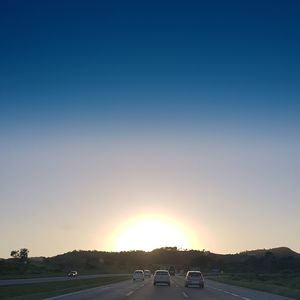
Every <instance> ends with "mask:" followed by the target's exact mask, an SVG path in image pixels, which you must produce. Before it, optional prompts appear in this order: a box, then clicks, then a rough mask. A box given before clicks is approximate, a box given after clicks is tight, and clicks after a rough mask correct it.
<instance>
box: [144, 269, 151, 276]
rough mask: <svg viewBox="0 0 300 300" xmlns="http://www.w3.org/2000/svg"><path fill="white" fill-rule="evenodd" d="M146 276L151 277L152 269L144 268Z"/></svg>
mask: <svg viewBox="0 0 300 300" xmlns="http://www.w3.org/2000/svg"><path fill="white" fill-rule="evenodd" d="M144 276H145V277H148V278H149V277H151V271H150V270H144Z"/></svg>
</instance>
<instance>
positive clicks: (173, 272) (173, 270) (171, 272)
mask: <svg viewBox="0 0 300 300" xmlns="http://www.w3.org/2000/svg"><path fill="white" fill-rule="evenodd" d="M175 272H176V271H175V267H174V266H170V268H169V273H170V275H171V276H175Z"/></svg>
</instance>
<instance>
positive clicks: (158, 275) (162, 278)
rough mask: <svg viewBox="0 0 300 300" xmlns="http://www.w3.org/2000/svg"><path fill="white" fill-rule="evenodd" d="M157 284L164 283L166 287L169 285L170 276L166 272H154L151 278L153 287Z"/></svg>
mask: <svg viewBox="0 0 300 300" xmlns="http://www.w3.org/2000/svg"><path fill="white" fill-rule="evenodd" d="M157 283H166V284H167V285H168V286H170V285H171V281H170V274H169V271H168V270H156V271H155V273H154V277H153V285H156V284H157Z"/></svg>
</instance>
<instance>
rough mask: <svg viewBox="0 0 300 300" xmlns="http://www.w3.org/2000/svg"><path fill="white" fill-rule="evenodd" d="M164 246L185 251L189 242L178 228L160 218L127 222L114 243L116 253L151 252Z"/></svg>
mask: <svg viewBox="0 0 300 300" xmlns="http://www.w3.org/2000/svg"><path fill="white" fill-rule="evenodd" d="M166 246H172V247H174V246H176V247H178V248H184V249H187V248H190V247H191V242H190V240H189V237H188V235H187V234H186V233H185V232H184V230H183V229H182V228H180V226H178V225H177V224H176V223H175V222H171V221H170V220H166V219H165V218H161V217H144V218H139V219H135V220H132V221H130V222H128V223H127V224H125V225H124V226H123V227H122V229H121V230H120V232H119V234H118V235H117V238H116V242H115V249H116V250H117V251H129V250H144V251H151V250H153V249H156V248H161V247H166Z"/></svg>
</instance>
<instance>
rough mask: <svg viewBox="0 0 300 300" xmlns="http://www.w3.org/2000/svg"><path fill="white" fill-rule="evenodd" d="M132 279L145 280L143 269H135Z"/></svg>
mask: <svg viewBox="0 0 300 300" xmlns="http://www.w3.org/2000/svg"><path fill="white" fill-rule="evenodd" d="M132 280H133V281H136V280H141V281H143V280H144V271H143V270H135V271H134V272H133V275H132Z"/></svg>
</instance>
